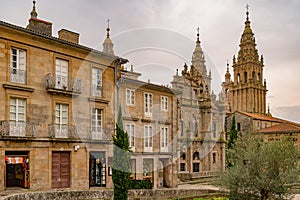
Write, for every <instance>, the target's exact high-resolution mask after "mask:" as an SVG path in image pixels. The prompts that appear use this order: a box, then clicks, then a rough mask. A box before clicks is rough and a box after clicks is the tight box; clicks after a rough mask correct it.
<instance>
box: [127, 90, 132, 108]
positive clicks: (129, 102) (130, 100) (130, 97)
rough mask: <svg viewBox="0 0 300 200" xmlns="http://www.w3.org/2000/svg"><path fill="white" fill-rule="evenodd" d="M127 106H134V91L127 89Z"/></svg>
mask: <svg viewBox="0 0 300 200" xmlns="http://www.w3.org/2000/svg"><path fill="white" fill-rule="evenodd" d="M126 104H127V105H134V90H130V89H126Z"/></svg>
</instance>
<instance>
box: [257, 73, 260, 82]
mask: <svg viewBox="0 0 300 200" xmlns="http://www.w3.org/2000/svg"><path fill="white" fill-rule="evenodd" d="M257 80H258V81H260V73H257Z"/></svg>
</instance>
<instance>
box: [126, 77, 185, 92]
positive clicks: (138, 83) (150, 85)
mask: <svg viewBox="0 0 300 200" xmlns="http://www.w3.org/2000/svg"><path fill="white" fill-rule="evenodd" d="M126 83H130V84H134V85H136V86H137V87H144V88H147V89H154V90H158V91H162V92H166V93H170V94H174V95H178V94H180V93H181V92H180V91H178V90H174V89H172V88H169V87H165V86H161V85H156V84H153V83H147V82H144V81H140V80H134V79H130V78H126V77H122V80H121V84H122V85H126Z"/></svg>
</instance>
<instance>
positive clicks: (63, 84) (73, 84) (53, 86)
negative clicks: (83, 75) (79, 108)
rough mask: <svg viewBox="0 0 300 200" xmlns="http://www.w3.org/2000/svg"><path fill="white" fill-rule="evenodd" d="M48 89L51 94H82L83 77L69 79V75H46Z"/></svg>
mask: <svg viewBox="0 0 300 200" xmlns="http://www.w3.org/2000/svg"><path fill="white" fill-rule="evenodd" d="M46 90H47V92H48V93H51V94H60V95H65V96H78V95H79V94H81V79H77V78H73V79H69V78H68V77H67V76H53V75H52V74H51V73H49V74H47V75H46Z"/></svg>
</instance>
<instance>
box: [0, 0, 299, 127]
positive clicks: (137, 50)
mask: <svg viewBox="0 0 300 200" xmlns="http://www.w3.org/2000/svg"><path fill="white" fill-rule="evenodd" d="M0 2H1V6H0V20H2V21H5V22H9V23H12V24H15V25H18V26H22V27H26V25H27V24H28V19H29V17H30V15H29V14H30V12H31V10H32V1H31V0H10V1H7V0H0ZM246 4H249V6H250V7H249V12H250V14H249V17H250V21H251V27H252V30H253V32H254V34H255V38H256V43H257V49H258V52H259V54H260V55H261V54H263V56H264V62H265V67H264V78H266V80H267V89H268V93H267V102H268V103H269V104H270V110H271V113H272V114H273V116H276V117H280V118H283V119H288V120H291V121H295V122H299V123H300V88H299V86H300V78H298V77H299V74H298V73H299V72H300V26H299V22H300V12H299V8H300V0H288V1H287V0H259V1H258V0H256V1H255V0H247V1H246V0H226V1H225V0H187V1H182V0H127V1H125V0H111V1H107V0H63V1H62V0H51V1H49V0H37V5H36V8H37V13H38V18H39V19H43V20H46V21H50V22H52V23H53V36H57V32H58V31H59V30H60V29H62V28H65V29H69V30H71V31H74V32H77V33H80V44H82V45H85V46H88V47H91V48H95V49H98V50H102V43H103V40H104V38H105V36H106V27H107V19H110V23H109V24H110V28H111V32H110V34H111V39H112V41H113V42H114V50H115V53H116V55H118V56H121V57H124V58H127V59H128V60H129V63H128V65H127V66H126V67H128V68H129V67H130V65H133V66H134V70H135V71H137V72H141V73H142V74H143V75H142V76H141V79H142V80H145V81H148V80H150V81H151V82H153V83H157V84H163V85H170V81H171V80H172V76H173V75H175V73H176V69H179V73H180V71H181V70H182V67H183V65H184V63H185V62H186V63H188V64H190V62H191V58H192V52H193V50H194V48H195V41H196V34H197V28H198V27H199V30H200V31H199V32H200V40H201V46H202V49H203V51H204V52H205V58H206V65H207V68H208V70H211V71H212V78H213V86H212V87H213V88H212V89H213V90H214V93H216V94H218V93H219V92H220V91H221V82H222V81H224V74H225V70H226V63H227V61H228V62H229V65H230V66H232V57H233V55H237V52H238V50H239V41H240V38H241V34H242V32H243V29H244V22H245V18H246V14H245V13H246V8H245V7H246ZM230 70H231V72H232V68H231V69H230Z"/></svg>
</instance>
